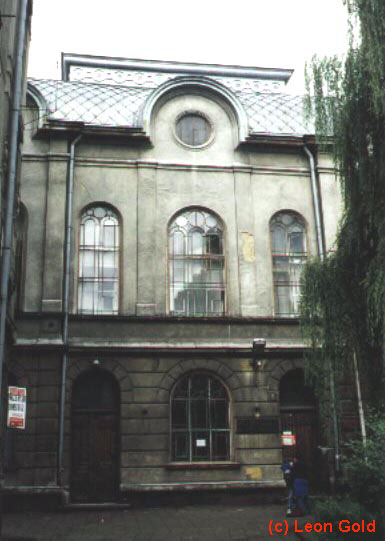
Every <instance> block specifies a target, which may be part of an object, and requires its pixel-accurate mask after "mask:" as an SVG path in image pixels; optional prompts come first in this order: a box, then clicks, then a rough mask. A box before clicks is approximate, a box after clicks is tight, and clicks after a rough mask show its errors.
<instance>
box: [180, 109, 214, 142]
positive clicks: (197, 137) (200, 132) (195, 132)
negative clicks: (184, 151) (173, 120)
mask: <svg viewBox="0 0 385 541" xmlns="http://www.w3.org/2000/svg"><path fill="white" fill-rule="evenodd" d="M210 131H211V130H210V125H209V123H208V122H207V120H206V119H205V118H203V117H202V116H200V115H197V114H192V113H191V114H186V115H184V116H183V117H182V118H180V119H179V120H178V122H177V125H176V134H177V136H178V138H179V139H180V140H181V141H183V143H185V144H186V145H191V146H200V145H203V144H204V143H206V141H208V139H209V137H210Z"/></svg>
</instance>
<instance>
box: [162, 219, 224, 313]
mask: <svg viewBox="0 0 385 541" xmlns="http://www.w3.org/2000/svg"><path fill="white" fill-rule="evenodd" d="M223 251H224V250H223V226H222V224H221V223H220V222H219V220H218V218H216V217H215V216H214V215H213V214H210V213H208V212H205V211H203V210H200V209H190V210H187V211H184V212H182V213H181V214H179V215H178V216H177V217H176V218H175V219H174V220H173V221H172V223H171V224H170V228H169V280H170V312H171V313H172V314H176V315H182V316H213V315H223V314H224V311H225V281H224V263H225V258H224V253H223Z"/></svg>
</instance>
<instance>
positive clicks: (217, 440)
mask: <svg viewBox="0 0 385 541" xmlns="http://www.w3.org/2000/svg"><path fill="white" fill-rule="evenodd" d="M229 406H230V402H229V396H228V393H227V390H226V389H225V387H224V386H223V384H222V383H221V382H220V381H219V380H218V379H217V378H215V377H213V376H211V375H209V374H205V373H191V374H188V375H186V376H184V377H182V378H181V379H180V380H179V382H178V383H177V384H176V386H175V388H174V391H173V393H172V398H171V460H173V461H175V462H207V461H208V462H210V461H226V460H230V407H229Z"/></svg>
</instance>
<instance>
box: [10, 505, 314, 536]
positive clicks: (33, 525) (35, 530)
mask: <svg viewBox="0 0 385 541" xmlns="http://www.w3.org/2000/svg"><path fill="white" fill-rule="evenodd" d="M285 519H286V516H285V507H284V506H281V505H269V506H263V505H253V506H251V505H248V506H246V505H244V506H230V505H211V506H210V505H205V506H203V505H202V506H198V505H194V506H185V507H151V508H148V507H147V508H140V509H138V508H137V509H135V508H133V509H126V510H105V511H100V510H98V511H70V512H69V511H66V512H58V513H44V512H24V513H9V514H6V515H5V516H4V522H3V537H2V539H3V541H102V540H103V541H115V540H116V541H118V540H119V541H134V540H135V541H166V540H167V541H198V540H199V541H209V540H210V541H230V540H237V541H254V540H258V541H265V540H266V541H267V540H268V539H269V540H271V539H272V536H271V534H270V533H269V524H271V527H272V528H273V533H274V527H275V525H277V523H282V525H283V532H282V533H281V534H279V533H276V532H275V533H274V536H273V537H274V538H275V539H286V540H287V541H294V540H297V541H298V537H297V534H296V533H294V531H293V530H294V519H289V520H288V521H287V525H288V533H287V535H285V536H284V531H285V528H286V524H285ZM270 521H273V522H272V523H270ZM304 522H311V518H310V517H305V518H300V519H298V522H297V525H298V527H300V525H301V524H303V523H304ZM278 529H280V526H278Z"/></svg>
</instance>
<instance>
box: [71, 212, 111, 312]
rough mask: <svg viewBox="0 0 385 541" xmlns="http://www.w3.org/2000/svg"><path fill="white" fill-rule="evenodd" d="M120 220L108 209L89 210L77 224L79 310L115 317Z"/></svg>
mask: <svg viewBox="0 0 385 541" xmlns="http://www.w3.org/2000/svg"><path fill="white" fill-rule="evenodd" d="M118 297H119V221H118V218H117V216H116V214H115V213H114V212H113V211H112V210H111V209H109V208H104V207H99V206H98V207H91V208H89V209H87V210H86V211H85V213H84V214H83V215H82V217H81V222H80V244H79V280H78V311H79V312H80V313H83V314H117V313H118Z"/></svg>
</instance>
